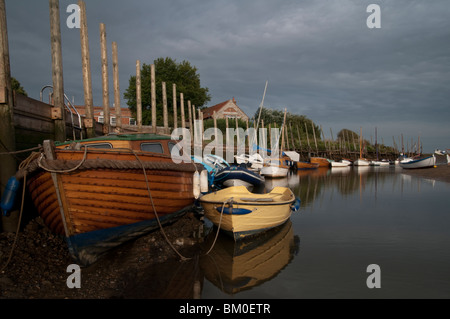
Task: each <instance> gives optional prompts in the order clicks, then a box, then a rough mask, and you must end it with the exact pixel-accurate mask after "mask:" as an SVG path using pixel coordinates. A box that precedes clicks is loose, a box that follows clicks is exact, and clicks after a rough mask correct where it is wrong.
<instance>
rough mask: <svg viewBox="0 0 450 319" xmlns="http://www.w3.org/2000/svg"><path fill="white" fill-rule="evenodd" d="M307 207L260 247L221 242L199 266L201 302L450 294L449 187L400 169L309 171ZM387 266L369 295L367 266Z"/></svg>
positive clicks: (300, 191)
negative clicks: (211, 300)
mask: <svg viewBox="0 0 450 319" xmlns="http://www.w3.org/2000/svg"><path fill="white" fill-rule="evenodd" d="M277 185H283V186H289V187H290V188H291V189H292V191H293V192H294V193H295V194H296V195H297V196H298V197H300V199H301V201H302V203H301V208H300V211H298V212H296V213H294V214H293V215H292V217H291V219H290V222H289V223H287V224H286V225H285V227H283V228H282V229H279V230H277V231H276V232H273V233H271V234H270V236H266V237H265V238H262V239H261V240H260V241H253V242H245V243H244V244H243V245H237V244H235V243H234V242H233V241H232V240H229V239H228V238H227V237H225V236H220V237H219V239H218V242H217V243H216V245H215V247H214V250H213V251H212V252H211V253H210V254H209V255H208V256H206V257H201V258H200V259H199V261H198V266H199V267H198V271H197V272H196V274H197V276H198V275H200V277H201V279H200V281H201V298H205V299H208V298H227V299H229V298H234V299H240V298H274V299H276V298H450V184H447V183H443V182H438V181H433V180H426V179H421V178H417V177H412V176H409V175H406V174H402V169H401V168H397V169H395V168H394V167H370V168H359V169H358V168H338V169H330V170H316V171H303V172H299V173H297V174H295V173H294V174H292V175H290V176H289V177H288V178H286V179H282V180H271V181H266V187H267V188H269V189H270V188H271V187H274V186H277ZM371 264H376V265H378V266H379V267H380V270H381V272H380V277H379V279H380V283H381V288H374V289H369V288H368V287H367V284H366V280H367V278H368V277H369V276H370V275H371V273H369V272H367V267H368V266H369V265H371Z"/></svg>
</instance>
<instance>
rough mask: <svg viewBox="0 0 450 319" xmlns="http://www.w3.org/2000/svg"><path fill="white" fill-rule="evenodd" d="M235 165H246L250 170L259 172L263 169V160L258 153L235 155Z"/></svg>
mask: <svg viewBox="0 0 450 319" xmlns="http://www.w3.org/2000/svg"><path fill="white" fill-rule="evenodd" d="M234 158H235V159H236V163H238V164H247V166H249V168H250V169H252V170H260V169H261V168H262V167H263V164H264V160H263V158H262V157H261V155H259V154H258V153H255V154H251V155H249V154H241V155H235V156H234Z"/></svg>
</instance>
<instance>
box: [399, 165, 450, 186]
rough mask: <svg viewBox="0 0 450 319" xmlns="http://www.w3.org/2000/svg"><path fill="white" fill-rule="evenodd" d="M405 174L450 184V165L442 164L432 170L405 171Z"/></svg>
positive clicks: (403, 171)
mask: <svg viewBox="0 0 450 319" xmlns="http://www.w3.org/2000/svg"><path fill="white" fill-rule="evenodd" d="M402 173H403V174H408V175H412V176H418V177H422V178H427V179H434V180H437V181H442V182H447V183H450V165H447V164H440V165H437V166H436V167H432V168H423V169H403V170H402Z"/></svg>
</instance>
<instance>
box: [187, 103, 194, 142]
mask: <svg viewBox="0 0 450 319" xmlns="http://www.w3.org/2000/svg"><path fill="white" fill-rule="evenodd" d="M191 107H192V106H191V100H188V101H187V108H188V120H189V129H190V130H191V133H192V134H193V125H192V124H193V122H194V121H193V118H194V120H195V112H194V115H192V108H191Z"/></svg>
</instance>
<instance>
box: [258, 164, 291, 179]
mask: <svg viewBox="0 0 450 319" xmlns="http://www.w3.org/2000/svg"><path fill="white" fill-rule="evenodd" d="M288 172H289V168H285V167H279V166H264V167H263V168H262V169H261V172H260V173H261V175H262V176H267V177H286V176H287V174H288Z"/></svg>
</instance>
